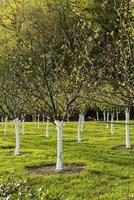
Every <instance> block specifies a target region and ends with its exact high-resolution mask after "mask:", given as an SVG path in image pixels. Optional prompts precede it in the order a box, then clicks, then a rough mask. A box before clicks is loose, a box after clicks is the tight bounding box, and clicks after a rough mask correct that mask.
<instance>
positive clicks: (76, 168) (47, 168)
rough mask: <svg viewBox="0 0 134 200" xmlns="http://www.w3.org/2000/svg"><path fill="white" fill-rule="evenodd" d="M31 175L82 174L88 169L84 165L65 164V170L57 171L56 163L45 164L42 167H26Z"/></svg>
mask: <svg viewBox="0 0 134 200" xmlns="http://www.w3.org/2000/svg"><path fill="white" fill-rule="evenodd" d="M26 168H27V170H28V172H29V173H33V174H38V175H42V176H51V175H56V174H74V173H80V172H81V171H83V170H84V169H85V168H86V165H84V164H83V163H65V164H64V166H63V170H61V171H57V170H56V169H55V163H50V164H45V165H41V166H33V167H26Z"/></svg>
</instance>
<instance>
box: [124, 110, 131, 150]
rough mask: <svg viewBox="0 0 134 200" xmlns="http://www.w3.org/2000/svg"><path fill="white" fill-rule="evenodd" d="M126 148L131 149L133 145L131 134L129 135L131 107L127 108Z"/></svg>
mask: <svg viewBox="0 0 134 200" xmlns="http://www.w3.org/2000/svg"><path fill="white" fill-rule="evenodd" d="M125 115H126V148H127V149H130V148H131V145H130V135H129V118H130V114H129V109H128V108H126V112H125Z"/></svg>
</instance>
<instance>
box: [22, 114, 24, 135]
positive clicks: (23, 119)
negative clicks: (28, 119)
mask: <svg viewBox="0 0 134 200" xmlns="http://www.w3.org/2000/svg"><path fill="white" fill-rule="evenodd" d="M22 135H25V118H23V119H22Z"/></svg>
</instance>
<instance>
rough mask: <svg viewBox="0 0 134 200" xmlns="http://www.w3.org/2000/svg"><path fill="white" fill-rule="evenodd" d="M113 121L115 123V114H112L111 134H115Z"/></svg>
mask: <svg viewBox="0 0 134 200" xmlns="http://www.w3.org/2000/svg"><path fill="white" fill-rule="evenodd" d="M113 121H114V114H113V113H112V114H111V134H112V135H113V134H114V125H113Z"/></svg>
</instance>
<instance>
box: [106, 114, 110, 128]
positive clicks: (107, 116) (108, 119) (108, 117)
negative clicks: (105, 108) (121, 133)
mask: <svg viewBox="0 0 134 200" xmlns="http://www.w3.org/2000/svg"><path fill="white" fill-rule="evenodd" d="M108 122H109V113H108V112H107V126H106V127H107V128H108V127H109V124H108Z"/></svg>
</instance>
